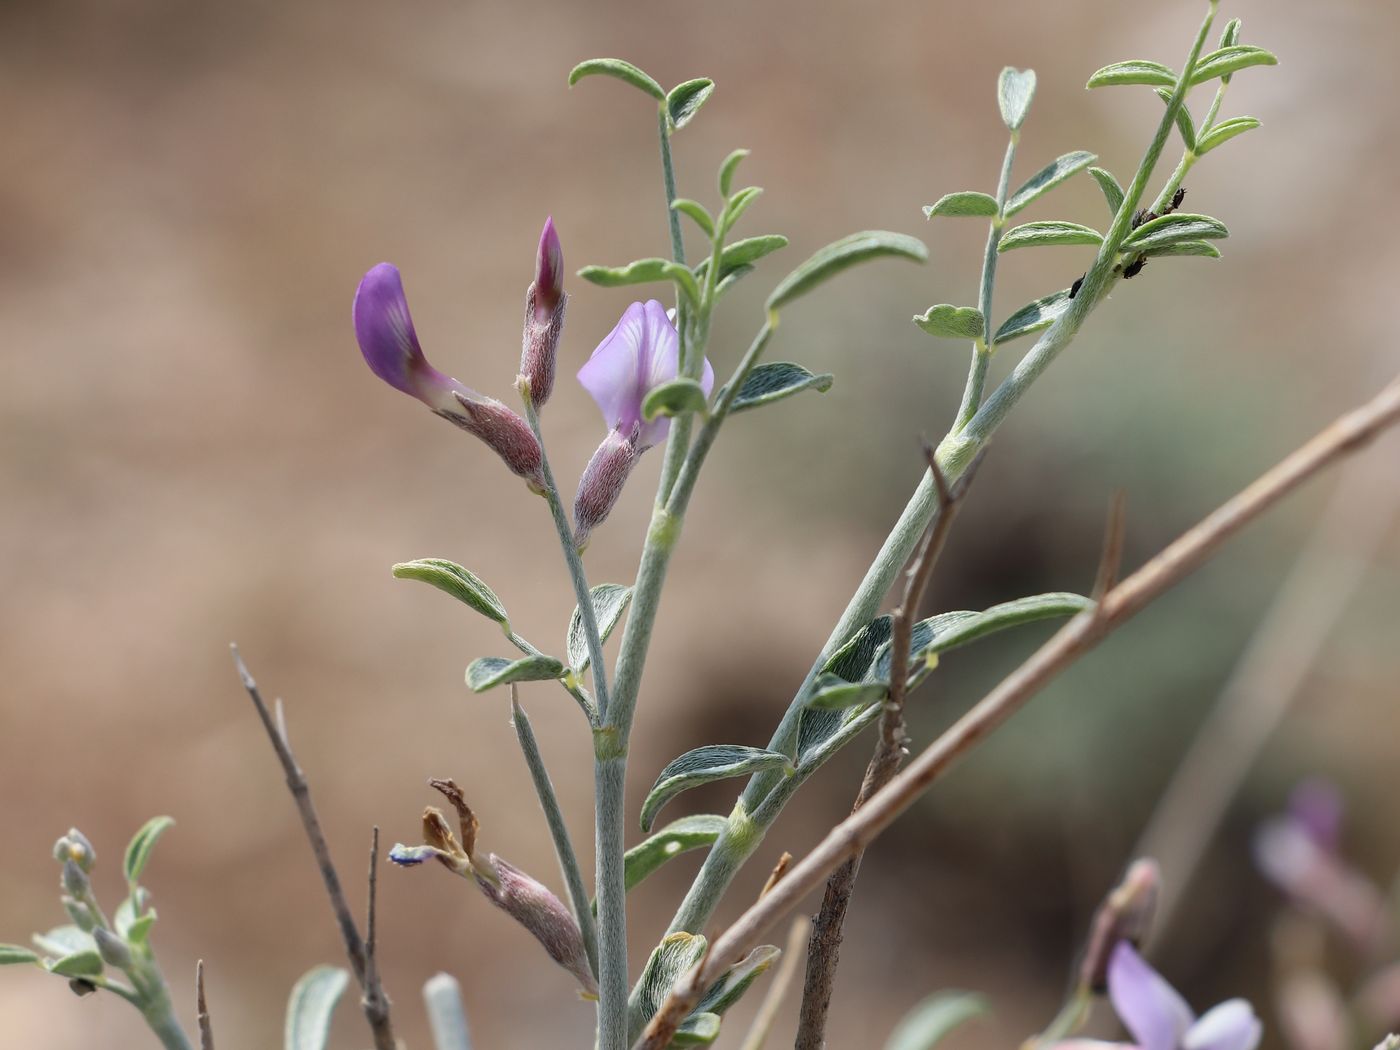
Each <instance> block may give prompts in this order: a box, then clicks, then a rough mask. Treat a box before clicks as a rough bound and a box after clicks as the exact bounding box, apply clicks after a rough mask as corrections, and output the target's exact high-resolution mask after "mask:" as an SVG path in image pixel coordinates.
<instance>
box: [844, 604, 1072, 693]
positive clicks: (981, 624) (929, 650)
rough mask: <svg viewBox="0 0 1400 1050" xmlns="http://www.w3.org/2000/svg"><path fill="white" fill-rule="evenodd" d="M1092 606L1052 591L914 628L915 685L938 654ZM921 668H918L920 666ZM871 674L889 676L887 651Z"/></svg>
mask: <svg viewBox="0 0 1400 1050" xmlns="http://www.w3.org/2000/svg"><path fill="white" fill-rule="evenodd" d="M1093 606H1094V603H1093V601H1092V600H1090V599H1089V598H1086V597H1084V596H1083V595H1082V594H1071V593H1068V592H1063V591H1052V592H1050V593H1048V594H1033V595H1030V596H1029V597H1026V598H1017V599H1015V600H1014V601H1009V602H1002V603H1001V604H1000V605H993V606H990V607H989V608H986V609H983V610H982V611H981V612H969V611H965V610H959V611H956V612H949V613H940V614H939V615H937V616H931V617H929V618H928V619H927V620H921V621H920V622H919V623H918V624H916V625H915V626H914V631H913V634H914V643H913V644H912V645H911V646H910V658H909V663H910V666H911V667H914V668H915V669H916V673H915V675H914V682H915V683H917V682H919V681H922V680H923V677H924V675H925V674H926V673H927V670H928V660H929V658H930V657H932V656H937V655H938V654H939V653H945V652H947V651H948V650H950V649H956V648H958V647H960V646H964V645H967V644H969V643H971V642H975V641H977V640H978V639H980V638H985V637H986V636H987V635H990V634H996V633H998V632H1000V631H1005V630H1009V629H1010V628H1012V627H1020V626H1023V625H1025V624H1028V623H1038V622H1040V621H1042V620H1054V619H1064V618H1065V617H1069V616H1075V615H1078V614H1079V613H1081V612H1084V611H1085V610H1087V609H1092V608H1093ZM920 664H922V665H923V666H922V667H920V666H919V665H920ZM872 673H874V674H877V675H879V676H881V677H884V676H886V675H888V673H889V650H888V648H887V647H886V648H884V649H883V650H882V651H881V652H880V653H879V654H878V655H877V657H876V658H875V660H874V662H873V666H872Z"/></svg>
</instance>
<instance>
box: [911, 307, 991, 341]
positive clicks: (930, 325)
mask: <svg viewBox="0 0 1400 1050" xmlns="http://www.w3.org/2000/svg"><path fill="white" fill-rule="evenodd" d="M914 323H915V324H916V325H918V326H919V327H920V328H922V329H923V330H924V331H925V332H927V333H928V334H929V335H936V336H938V337H939V338H942V339H981V338H982V334H983V333H984V332H985V331H986V330H987V322H986V321H985V320H984V319H983V318H982V311H981V310H979V309H977V307H975V306H950V305H948V304H947V303H942V304H940V305H938V306H930V307H929V308H928V309H927V310H925V311H924V312H923V313H921V314H915V315H914Z"/></svg>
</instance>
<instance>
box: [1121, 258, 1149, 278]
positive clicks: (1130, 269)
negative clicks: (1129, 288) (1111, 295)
mask: <svg viewBox="0 0 1400 1050" xmlns="http://www.w3.org/2000/svg"><path fill="white" fill-rule="evenodd" d="M1146 265H1147V256H1145V255H1139V256H1138V257H1137V258H1136V259H1134V260H1133V261H1132V262H1130V263H1129V264H1128V265H1127V266H1125V267H1123V280H1125V281H1131V280H1132V279H1133V278H1134V277H1136V276H1137V275H1138V274H1140V273H1142V268H1143V267H1144V266H1146Z"/></svg>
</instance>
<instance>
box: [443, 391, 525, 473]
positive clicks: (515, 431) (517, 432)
mask: <svg viewBox="0 0 1400 1050" xmlns="http://www.w3.org/2000/svg"><path fill="white" fill-rule="evenodd" d="M453 397H454V400H455V401H456V402H457V408H456V410H455V411H446V412H439V413H438V415H440V416H442V417H443V418H444V419H450V420H451V421H452V422H453V423H456V424H457V425H458V426H459V427H461V428H462V429H463V430H465V431H467V432H468V433H470V434H475V435H476V436H477V437H479V438H481V440H482V441H484V442H486V444H488V445H489V446H491V449H492V450H493V451H494V452H495V453H496V455H498V456H500V457H501V459H502V460H504V461H505V465H506V466H508V467H509V468H510V469H511V470H512V471H513V472H514V473H515V474H518V475H519V476H520V477H522V478H524V479H525V484H527V485H528V486H530V489H531V491H532V492H536V493H541V494H542V493H543V492H544V487H545V486H544V453H543V452H542V451H541V450H540V442H539V439H538V438H536V437H535V433H534V431H533V430H531V429H530V424H529V423H527V422H525V419H524V417H523V416H521V415H520V413H519V412H515V411H513V410H512V409H510V408H507V407H506V406H505V405H504V404H502V403H501V402H499V401H497V400H496V399H495V398H494V397H484V396H482V395H481V394H476V393H472V392H470V391H463V390H458V391H455V392H454V395H453Z"/></svg>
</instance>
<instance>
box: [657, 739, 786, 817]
mask: <svg viewBox="0 0 1400 1050" xmlns="http://www.w3.org/2000/svg"><path fill="white" fill-rule="evenodd" d="M790 768H791V764H790V763H789V762H788V757H787V755H784V754H782V753H781V752H778V751H765V750H764V749H763V748H760V747H744V746H742V745H740V744H707V745H706V746H704V747H697V748H696V749H695V750H693V751H687V752H686V753H685V754H683V755H681V756H680V757H679V758H676V759H673V760H672V761H670V762H669V763H667V765H666V768H665V769H663V770H662V771H661V773H660V775H658V776H657V778H656V783H655V784H653V785H652V787H651V790H650V791H649V792H647V797H646V800H645V801H643V802H642V830H643V831H650V830H651V825H652V821H654V820H655V819H656V814H657V813H658V812H659V811H660V810H661V807H662V806H664V805H665V804H666V803H667V802H669V801H670V800H671V799H673V798H675V797H676V796H677V795H679V794H680V793H681V792H682V791H685V790H686V789H687V788H693V787H695V786H697V785H699V784H709V783H712V782H714V781H716V780H727V779H729V778H730V777H742V776H748V775H749V774H750V773H758V772H761V771H762V770H765V769H790Z"/></svg>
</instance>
